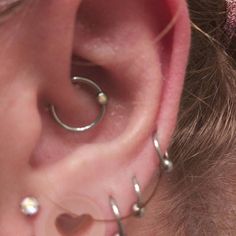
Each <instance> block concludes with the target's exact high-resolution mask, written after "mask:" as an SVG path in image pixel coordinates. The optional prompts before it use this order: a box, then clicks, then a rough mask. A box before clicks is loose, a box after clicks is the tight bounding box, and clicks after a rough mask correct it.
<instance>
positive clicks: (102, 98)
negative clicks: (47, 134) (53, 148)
mask: <svg viewBox="0 0 236 236" xmlns="http://www.w3.org/2000/svg"><path fill="white" fill-rule="evenodd" d="M72 83H73V84H78V83H83V84H87V85H89V86H90V87H92V88H94V89H95V90H96V91H97V97H96V99H97V102H98V103H99V104H100V106H101V110H100V113H99V114H98V116H97V117H96V119H95V120H94V121H93V122H92V123H91V124H88V125H86V126H83V127H72V126H69V125H67V124H65V123H64V122H63V121H62V120H61V119H60V118H59V116H58V115H57V112H56V108H55V106H54V105H50V110H51V113H52V116H53V118H54V120H55V121H56V122H57V123H58V124H59V125H60V126H62V127H63V128H64V129H66V130H68V131H72V132H84V131H87V130H89V129H91V128H93V127H94V126H96V125H97V124H98V123H99V122H100V121H101V120H102V118H103V117H104V115H105V112H106V105H107V103H108V96H107V95H106V94H105V93H104V92H103V91H102V89H101V88H100V87H99V86H98V85H97V84H96V83H95V82H93V81H92V80H90V79H87V78H82V77H78V76H75V77H73V78H72Z"/></svg>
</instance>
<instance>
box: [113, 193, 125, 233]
mask: <svg viewBox="0 0 236 236" xmlns="http://www.w3.org/2000/svg"><path fill="white" fill-rule="evenodd" d="M110 205H111V208H112V211H113V213H114V216H115V218H116V220H117V225H118V233H116V234H115V235H114V236H125V231H124V227H123V224H122V222H121V215H120V209H119V207H118V205H117V203H116V201H115V199H114V198H113V197H110Z"/></svg>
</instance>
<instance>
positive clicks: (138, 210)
mask: <svg viewBox="0 0 236 236" xmlns="http://www.w3.org/2000/svg"><path fill="white" fill-rule="evenodd" d="M132 182H133V186H134V191H135V193H136V195H137V202H136V203H135V204H134V205H133V207H132V210H133V213H134V216H136V217H142V216H143V215H144V206H143V203H142V200H141V187H140V184H139V182H138V180H137V177H136V176H134V177H133V178H132Z"/></svg>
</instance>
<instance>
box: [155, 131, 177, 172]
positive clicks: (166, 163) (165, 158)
mask: <svg viewBox="0 0 236 236" xmlns="http://www.w3.org/2000/svg"><path fill="white" fill-rule="evenodd" d="M153 143H154V146H155V150H156V152H157V155H158V156H159V158H160V160H161V165H162V167H163V169H164V170H165V171H166V172H171V171H172V170H173V167H174V165H173V162H172V161H171V160H170V159H169V154H168V152H165V153H164V155H162V152H161V148H160V144H159V141H158V139H157V135H156V134H155V135H154V136H153Z"/></svg>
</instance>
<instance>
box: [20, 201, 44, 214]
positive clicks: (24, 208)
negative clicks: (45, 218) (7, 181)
mask: <svg viewBox="0 0 236 236" xmlns="http://www.w3.org/2000/svg"><path fill="white" fill-rule="evenodd" d="M20 208H21V212H22V213H23V214H24V215H26V216H34V215H36V214H38V212H39V208H40V204H39V201H38V200H37V199H36V198H34V197H26V198H24V199H23V200H22V201H21V203H20Z"/></svg>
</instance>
